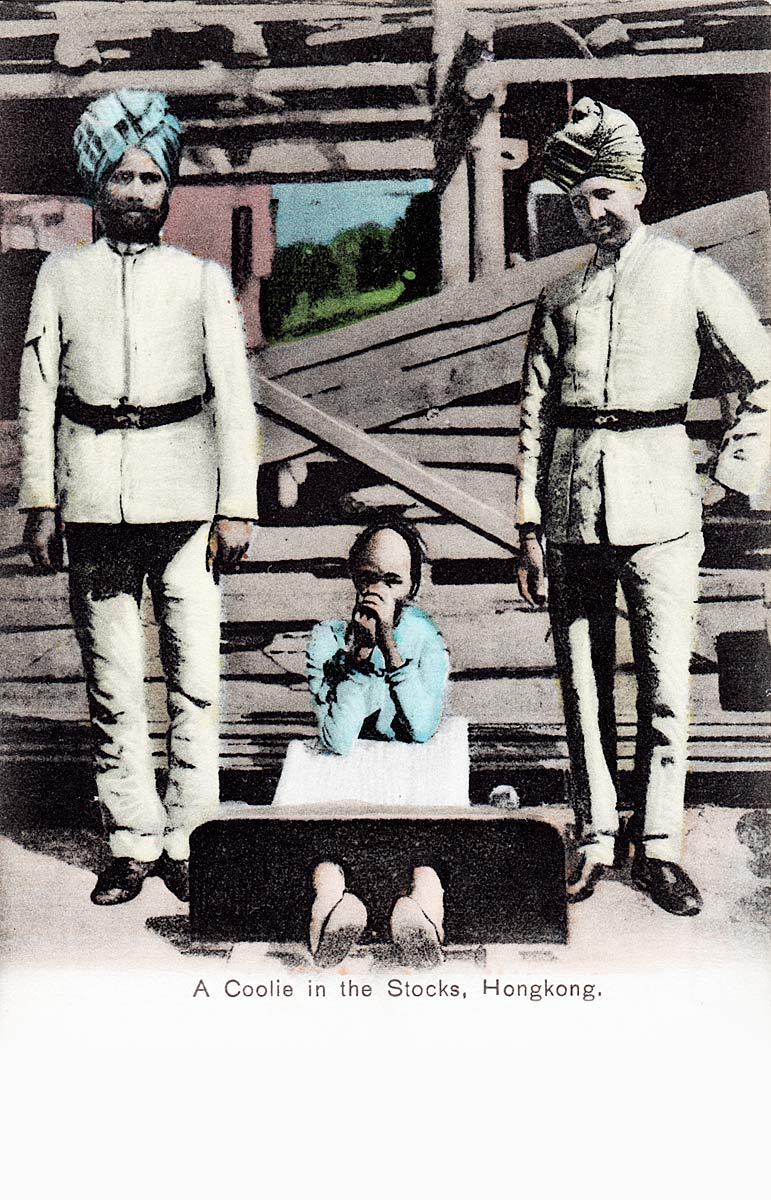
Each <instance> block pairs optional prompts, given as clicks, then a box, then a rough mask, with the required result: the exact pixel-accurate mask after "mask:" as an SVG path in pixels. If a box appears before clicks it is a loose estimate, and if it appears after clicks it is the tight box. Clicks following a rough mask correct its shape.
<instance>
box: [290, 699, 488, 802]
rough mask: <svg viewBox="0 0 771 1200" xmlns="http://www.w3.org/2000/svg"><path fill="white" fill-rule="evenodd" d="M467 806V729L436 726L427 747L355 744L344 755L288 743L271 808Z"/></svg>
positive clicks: (451, 721) (462, 724)
mask: <svg viewBox="0 0 771 1200" xmlns="http://www.w3.org/2000/svg"><path fill="white" fill-rule="evenodd" d="M468 804H469V755H468V723H467V722H466V721H465V720H464V719H463V718H462V717H448V718H447V719H446V720H444V721H442V723H441V724H440V726H439V728H438V729H437V731H436V733H435V734H434V736H433V737H432V738H431V739H430V741H428V742H422V743H420V744H418V743H405V742H379V741H365V740H363V739H360V740H359V741H357V742H355V743H354V746H353V749H352V750H351V752H350V754H346V755H345V756H341V755H337V754H329V753H327V752H326V751H324V750H321V749H320V748H319V745H318V742H315V741H313V742H300V741H293V742H290V743H289V747H288V749H287V754H286V758H285V759H284V765H283V768H282V770H281V778H280V779H279V781H278V788H277V789H276V795H275V797H274V799H273V807H274V808H276V807H282V808H283V807H290V806H298V805H301V806H303V807H308V806H309V805H326V806H328V807H329V808H335V809H337V810H339V809H341V808H343V809H345V808H348V809H350V808H357V809H358V808H361V807H362V806H364V805H373V806H375V807H378V808H382V807H384V806H389V805H392V806H394V807H407V806H409V807H414V808H440V807H441V808H446V807H448V806H452V807H466V806H468Z"/></svg>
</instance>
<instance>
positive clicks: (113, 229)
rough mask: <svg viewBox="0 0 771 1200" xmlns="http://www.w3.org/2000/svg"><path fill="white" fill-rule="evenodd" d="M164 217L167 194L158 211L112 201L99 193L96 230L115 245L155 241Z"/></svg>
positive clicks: (167, 201) (130, 203) (124, 202)
mask: <svg viewBox="0 0 771 1200" xmlns="http://www.w3.org/2000/svg"><path fill="white" fill-rule="evenodd" d="M168 215H169V197H168V193H167V194H166V195H165V196H164V197H163V203H162V204H161V206H160V208H145V207H144V205H142V204H138V203H137V202H136V201H129V202H127V201H125V200H114V199H112V197H110V196H108V195H107V194H106V193H103V194H102V195H101V196H100V197H99V200H98V202H97V208H96V217H97V222H98V225H99V228H100V231H101V232H102V233H103V234H104V235H105V237H108V238H112V239H113V241H116V242H140V243H150V242H157V241H158V237H159V235H160V232H161V229H162V228H163V226H164V224H165V222H166V218H167V217H168Z"/></svg>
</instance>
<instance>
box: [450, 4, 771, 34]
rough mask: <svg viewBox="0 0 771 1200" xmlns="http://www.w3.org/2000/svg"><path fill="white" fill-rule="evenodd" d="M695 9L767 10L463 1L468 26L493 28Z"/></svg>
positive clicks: (718, 12) (717, 12)
mask: <svg viewBox="0 0 771 1200" xmlns="http://www.w3.org/2000/svg"><path fill="white" fill-rule="evenodd" d="M688 9H699V10H703V11H700V13H699V15H700V16H701V15H708V16H721V17H730V18H732V19H739V18H741V17H742V16H758V15H764V13H765V12H767V9H764V8H762V7H761V6H758V5H755V6H753V7H752V8H749V7H748V5H747V0H714V3H712V4H710V3H709V0H623V3H619V0H552V3H551V4H548V3H547V4H545V3H544V0H467V2H466V12H467V14H468V18H469V24H472V23H473V20H474V19H477V20H484V21H487V22H491V23H493V24H494V25H495V28H496V29H500V28H505V27H506V26H507V25H523V24H534V23H535V22H536V21H538V20H551V19H552V18H553V17H558V18H559V19H560V20H562V21H579V20H580V21H586V20H592V19H594V18H597V19H598V20H599V19H602V18H603V17H618V16H619V14H621V15H622V16H623V17H626V16H629V15H631V14H632V13H659V12H666V13H676V12H680V11H682V10H688Z"/></svg>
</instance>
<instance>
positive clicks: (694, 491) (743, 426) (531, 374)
mask: <svg viewBox="0 0 771 1200" xmlns="http://www.w3.org/2000/svg"><path fill="white" fill-rule="evenodd" d="M699 336H701V337H707V338H709V340H710V341H711V342H712V345H713V346H714V348H715V349H716V350H717V352H718V353H719V355H720V357H721V359H722V360H723V362H724V363H725V365H726V367H727V369H728V371H729V377H730V379H731V382H732V386H733V387H734V388H735V390H737V391H738V392H739V394H740V405H739V409H738V412H737V416H736V419H735V421H734V423H733V425H732V427H731V428H730V429H729V430H728V432H727V433H726V435H725V437H724V439H723V443H722V447H721V451H720V456H719V459H718V463H717V468H716V471H715V477H716V479H717V480H718V481H719V482H720V483H722V484H723V485H724V486H726V487H729V488H733V489H734V490H735V491H739V492H744V493H745V494H750V493H752V492H753V491H755V490H756V489H757V488H758V487H759V486H760V484H761V482H762V481H763V480H762V477H763V471H764V467H765V465H766V463H767V460H768V454H769V412H770V411H771V387H770V386H769V380H770V379H771V354H770V353H769V341H768V338H767V335H766V332H765V330H764V329H763V327H762V325H761V324H760V321H759V319H758V316H757V314H756V313H755V310H754V308H753V307H752V305H751V303H750V301H749V300H748V299H747V297H746V296H745V294H744V292H743V291H742V290H741V288H739V287H738V285H737V284H736V283H735V282H734V281H733V280H732V279H731V278H730V277H729V276H728V275H726V273H725V272H724V271H723V270H722V269H721V268H720V267H718V266H717V265H716V263H714V262H713V261H712V260H711V259H709V258H707V257H706V256H705V255H697V254H695V253H694V252H693V251H691V250H689V249H687V248H686V247H684V246H680V245H678V244H677V243H675V242H671V241H669V240H667V239H666V238H664V237H661V236H660V235H658V234H654V233H651V232H650V231H649V230H648V229H646V228H644V227H641V228H638V229H637V230H636V231H635V233H634V234H633V235H632V237H631V238H630V240H629V242H627V244H626V245H625V246H624V247H623V248H622V250H621V252H620V254H619V255H618V256H617V258H616V259H615V260H614V261H611V262H610V263H609V264H608V265H603V264H602V259H601V257H600V256H599V255H598V256H596V257H595V260H594V262H593V263H590V264H589V265H588V266H587V267H585V268H584V267H582V268H581V269H579V270H576V271H573V272H572V273H571V274H569V275H567V276H566V277H565V278H564V279H562V280H560V281H558V282H557V283H555V284H553V285H551V286H550V287H548V288H546V289H545V290H544V292H543V293H542V294H541V297H540V299H539V301H538V304H537V307H536V311H535V314H534V317H533V322H532V326H531V329H530V336H529V341H528V350H527V355H526V359H525V369H524V375H523V381H522V389H523V390H522V414H521V427H520V460H519V472H520V482H519V489H518V500H517V524H519V525H522V524H525V523H530V522H532V523H533V524H535V525H541V524H543V526H544V528H545V532H546V535H547V537H548V538H549V539H551V540H552V541H554V542H579V543H592V542H598V541H602V540H609V541H610V542H611V543H613V544H617V545H642V544H646V543H648V544H649V543H653V542H659V541H666V540H668V539H670V538H676V537H680V536H681V535H682V534H684V533H687V532H689V531H693V530H698V529H700V528H701V489H700V487H699V483H698V479H697V475H696V466H695V460H694V456H693V454H692V452H691V448H690V444H689V438H688V435H687V433H686V430H685V426H684V425H683V424H675V425H666V426H663V427H658V428H648V429H632V430H626V431H624V430H608V429H601V428H600V429H573V428H566V427H557V428H555V420H554V416H555V409H556V406H557V405H567V406H576V407H578V408H591V409H595V410H602V409H624V410H633V411H640V412H654V411H656V410H661V409H672V408H678V407H680V406H682V405H685V404H687V402H688V399H689V397H690V395H691V391H692V388H693V383H694V379H695V376H696V370H697V367H698V363H699V353H700V344H699ZM542 507H543V512H542Z"/></svg>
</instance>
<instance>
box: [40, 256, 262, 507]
mask: <svg viewBox="0 0 771 1200" xmlns="http://www.w3.org/2000/svg"><path fill="white" fill-rule="evenodd" d="M60 386H62V387H66V388H68V389H71V391H72V392H74V393H75V395H76V396H77V398H78V399H79V400H81V401H83V402H84V403H85V404H92V405H102V404H107V405H116V404H119V403H120V402H121V401H123V402H124V403H126V402H127V403H129V404H133V405H140V406H143V407H152V406H153V405H159V404H173V403H177V402H179V401H183V400H188V399H190V398H191V397H193V396H205V402H204V406H203V411H202V412H200V413H199V414H198V415H196V416H192V417H189V418H187V419H185V420H182V421H176V422H174V423H172V424H167V425H162V426H159V427H157V428H149V429H125V430H123V429H122V430H118V429H110V430H107V431H104V432H99V433H98V432H96V431H95V430H94V429H92V428H90V427H89V426H87V425H83V424H80V423H75V422H73V421H71V420H69V419H68V418H67V417H65V416H63V415H61V414H59V415H57V412H56V396H57V390H58V388H59V387H60ZM20 431H21V442H22V488H21V495H20V499H19V503H20V507H22V508H38V507H54V506H55V505H59V506H60V508H61V512H62V516H63V518H64V520H65V521H73V522H79V521H89V522H100V523H102V522H104V523H117V522H120V521H126V522H129V523H132V524H136V523H143V522H150V523H152V522H167V521H208V520H210V519H211V518H212V517H213V516H214V515H215V514H219V515H222V516H226V517H242V518H254V517H256V515H257V464H258V457H259V446H258V425H257V417H256V413H255V409H254V404H253V401H252V394H251V387H250V382H249V376H248V371H247V363H246V351H245V344H244V334H243V328H242V324H241V318H240V314H239V311H238V307H237V303H236V300H235V297H234V295H233V291H232V288H231V286H230V281H229V279H228V277H227V274H226V273H225V271H224V270H223V269H222V267H220V266H219V265H218V264H217V263H213V262H208V261H205V260H202V259H198V258H195V257H194V256H193V255H191V254H187V253H186V252H184V251H181V250H177V249H175V248H173V247H172V246H165V245H158V246H147V247H126V246H121V245H117V246H113V245H112V244H108V242H107V241H106V240H105V239H101V240H100V241H98V242H95V243H94V244H93V245H89V246H84V247H79V248H77V249H72V250H65V251H62V252H60V253H56V254H52V255H51V256H50V257H49V258H48V259H46V261H45V262H44V263H43V266H42V268H41V270H40V275H39V277H38V281H37V286H36V288H35V294H34V297H33V301H32V308H31V313H30V320H29V328H28V332H27V338H26V343H25V347H24V353H23V356H22V364H21V407H20Z"/></svg>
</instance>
